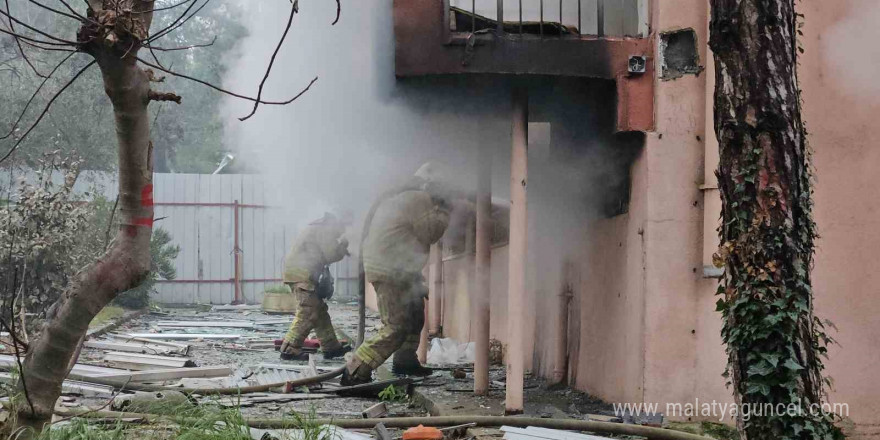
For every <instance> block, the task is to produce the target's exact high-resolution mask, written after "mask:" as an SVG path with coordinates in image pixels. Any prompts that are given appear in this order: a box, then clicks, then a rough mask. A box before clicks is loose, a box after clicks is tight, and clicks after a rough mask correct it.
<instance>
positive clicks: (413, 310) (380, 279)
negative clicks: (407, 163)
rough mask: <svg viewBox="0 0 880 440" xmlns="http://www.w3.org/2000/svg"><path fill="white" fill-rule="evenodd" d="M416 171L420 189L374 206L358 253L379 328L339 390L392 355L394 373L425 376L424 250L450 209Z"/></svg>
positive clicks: (353, 360) (356, 357)
mask: <svg viewBox="0 0 880 440" xmlns="http://www.w3.org/2000/svg"><path fill="white" fill-rule="evenodd" d="M427 166H428V165H426V166H424V167H422V169H426V167H427ZM422 169H420V171H419V173H417V174H416V176H415V177H416V181H417V182H422V184H421V185H420V186H419V187H409V188H404V189H403V190H402V191H401V192H399V193H397V194H393V195H389V196H387V197H386V198H384V199H382V200H380V201H379V202H378V203H379V205H378V207H377V208H376V211H375V215H374V216H373V218H372V220H371V223H370V225H369V229H368V233H367V236H366V239H365V241H364V249H363V262H364V272H365V275H366V281H367V282H369V283H371V284H372V285H373V287H374V288H375V291H376V296H377V300H378V305H379V314H380V317H381V319H382V324H383V327H382V328H381V330H380V331H379V333H378V334H377V335H375V336H374V337H373V338H371V339H369V340H367V341H365V342H364V343H363V344H361V346H360V347H358V349H357V350H356V351H355V353H354V356H353V357H352V358H351V360H349V361H348V363H347V365H346V370H345V372H344V373H343V376H342V383H343V385H353V384H358V383H365V382H369V381H370V380H371V377H372V371H373V370H375V369H376V368H378V367H379V366H380V365H382V363H384V362H385V361H386V360H387V359H388V358H389V357H391V356H392V355H393V356H394V358H393V361H392V362H393V364H392V371H393V372H395V373H398V374H416V375H419V374H421V375H424V374H430V372H431V370H430V369H427V368H425V367H422V366H421V364H420V363H419V361H418V358H417V356H416V349H417V348H418V345H419V334H420V332H421V330H422V327H423V325H424V310H425V303H424V301H425V298H427V294H428V289H427V287H426V285H425V280H424V278H423V276H422V269H423V268H424V266H425V264H426V263H427V261H428V253H429V249H430V246H431V245H432V244H434V243H436V242H437V241H438V240H440V238H441V237H442V236H443V234H444V232H445V231H446V227H447V226H448V224H449V214H450V204H449V203H448V198H446V197H444V194H443V191H441V186H440V185H438V184H436V183H435V182H433V176H432V175H431V174H430V173H428V174H426V173H422ZM429 171H430V170H429ZM420 173H421V175H420Z"/></svg>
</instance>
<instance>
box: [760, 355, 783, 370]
mask: <svg viewBox="0 0 880 440" xmlns="http://www.w3.org/2000/svg"><path fill="white" fill-rule="evenodd" d="M761 357H762V358H764V360H766V361H767V362H769V363H770V365H772V366H773V368H776V367H777V366H778V365H779V355H778V354H767V353H761Z"/></svg>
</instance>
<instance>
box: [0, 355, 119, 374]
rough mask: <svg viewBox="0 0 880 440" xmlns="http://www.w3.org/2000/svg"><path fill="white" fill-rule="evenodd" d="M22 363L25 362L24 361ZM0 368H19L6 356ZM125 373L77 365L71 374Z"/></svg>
mask: <svg viewBox="0 0 880 440" xmlns="http://www.w3.org/2000/svg"><path fill="white" fill-rule="evenodd" d="M22 362H24V360H23V359H22ZM0 367H5V368H18V363H17V362H16V361H15V357H13V356H10V355H6V354H4V355H0ZM125 371H126V370H121V369H119V368H107V367H98V366H95V365H85V364H76V365H74V366H73V370H71V373H75V374H79V375H82V376H96V375H98V374H118V373H120V372H125Z"/></svg>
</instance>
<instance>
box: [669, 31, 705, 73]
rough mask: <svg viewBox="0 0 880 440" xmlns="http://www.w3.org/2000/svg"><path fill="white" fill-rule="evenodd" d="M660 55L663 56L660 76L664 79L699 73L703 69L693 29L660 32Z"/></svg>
mask: <svg viewBox="0 0 880 440" xmlns="http://www.w3.org/2000/svg"><path fill="white" fill-rule="evenodd" d="M660 55H661V57H662V58H663V60H662V61H663V63H662V68H663V73H662V78H663V79H665V80H670V79H676V78H681V77H682V76H684V75H699V74H700V72H702V71H703V67H702V66H700V54H699V52H698V50H697V34H696V32H694V30H693V29H682V30H678V31H674V32H667V33H663V34H660Z"/></svg>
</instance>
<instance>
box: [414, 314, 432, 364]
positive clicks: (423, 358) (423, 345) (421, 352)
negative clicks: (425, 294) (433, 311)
mask: <svg viewBox="0 0 880 440" xmlns="http://www.w3.org/2000/svg"><path fill="white" fill-rule="evenodd" d="M429 308H430V301H428V300H425V324H424V325H422V334H421V335H419V349H418V350H416V355H417V356H418V358H419V362H420V363H422V365H424V364H425V363H426V362H428V310H429Z"/></svg>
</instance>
